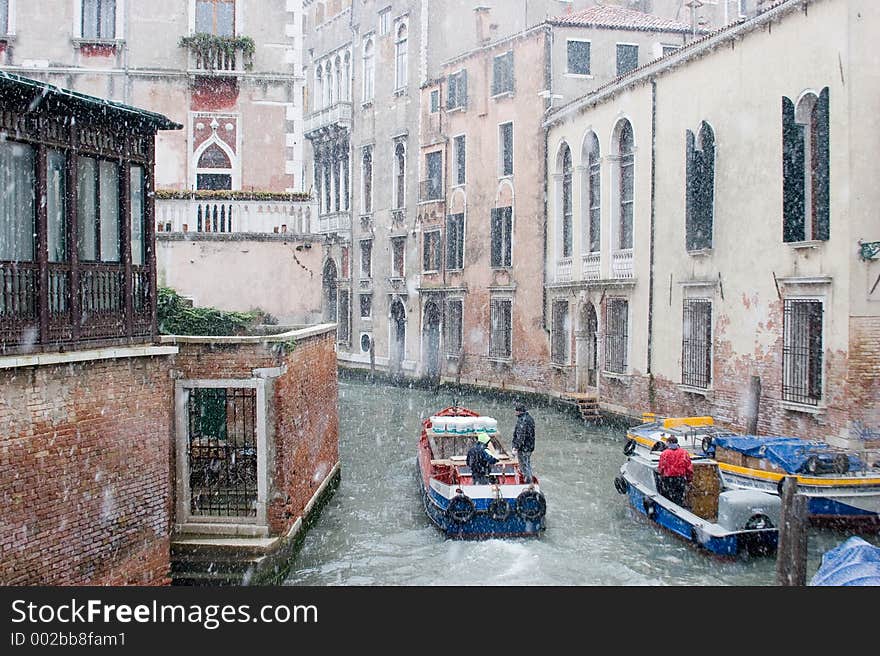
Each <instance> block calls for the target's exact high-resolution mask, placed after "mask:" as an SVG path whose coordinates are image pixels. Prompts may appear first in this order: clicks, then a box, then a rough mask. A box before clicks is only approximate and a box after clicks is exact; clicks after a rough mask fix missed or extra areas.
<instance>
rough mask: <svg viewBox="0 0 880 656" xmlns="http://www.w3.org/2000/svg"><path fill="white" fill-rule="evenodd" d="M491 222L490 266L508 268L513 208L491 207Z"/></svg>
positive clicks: (510, 251) (511, 245)
mask: <svg viewBox="0 0 880 656" xmlns="http://www.w3.org/2000/svg"><path fill="white" fill-rule="evenodd" d="M491 222H492V226H491V231H492V247H491V263H492V266H493V267H509V266H511V265H512V262H511V254H512V252H513V208H512V207H493V208H492V217H491Z"/></svg>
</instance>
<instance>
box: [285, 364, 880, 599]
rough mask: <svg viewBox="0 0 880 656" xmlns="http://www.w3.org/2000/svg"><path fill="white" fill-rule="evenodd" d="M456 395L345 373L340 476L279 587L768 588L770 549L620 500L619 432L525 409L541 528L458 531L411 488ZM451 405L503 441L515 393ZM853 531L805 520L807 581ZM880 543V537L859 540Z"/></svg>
mask: <svg viewBox="0 0 880 656" xmlns="http://www.w3.org/2000/svg"><path fill="white" fill-rule="evenodd" d="M452 402H453V392H452V390H449V389H441V390H440V391H437V392H434V391H430V390H424V389H409V388H398V387H393V386H388V385H383V384H368V383H365V382H359V381H349V380H342V381H340V389H339V416H340V446H339V448H340V459H341V462H342V480H341V483H340V486H339V489H338V490H337V491H336V493H335V495H334V496H333V498H332V499H331V500H330V501H329V502H328V504H327V505H326V506H325V507H324V509H323V511H322V513H321V516H320V519H319V520H318V522H317V523H316V524H315V525H314V526H313V527H312V528H311V530H310V531H309V533H308V534H307V536H306V538H305V541H304V543H303V546H302V549H301V551H300V552H299V554H298V555H297V557H296V559H295V561H294V562H293V563H292V566H291V569H290V572H289V574H288V577H287V580H286V584H287V585H315V586H369V585H389V586H404V585H405V586H414V585H418V586H426V585H476V586H479V585H556V586H572V585H574V586H664V585H686V586H770V585H775V567H776V560H775V558H774V557H764V558H754V559H751V560H747V561H733V562H731V561H722V560H718V559H716V558H714V557H713V556H710V555H708V554H706V553H703V552H700V551H698V550H696V549H695V548H694V547H692V546H690V545H689V544H687V543H685V542H683V541H680V540H678V539H676V538H674V537H672V536H671V535H669V534H667V533H665V532H661V531H660V530H659V529H657V528H655V527H654V526H653V525H651V524H649V523H648V522H647V520H645V519H644V518H642V517H641V516H639V515H637V514H635V513H633V512H632V511H630V510H629V508H628V506H627V503H626V497H625V496H623V495H620V494H618V493H617V492H616V491H615V489H614V485H613V479H614V476H615V474H616V473H617V471H618V469H619V468H620V465H621V464H622V462H623V460H624V458H625V456H624V455H623V452H622V451H621V449H622V447H623V443H624V440H623V438H622V433H621V430H622V429H620V428H610V427H594V426H585V425H583V423H582V422H581V421H580V420H579V419H578V418H577V417H576V416H575V415H573V414H570V413H568V412H566V411H564V410H560V409H558V408H555V407H551V406H541V405H537V406H532V407H531V408H530V412H531V414H532V416H533V417H534V418H535V423H536V427H537V447H536V450H535V453H534V455H533V456H532V463H533V467H534V471H535V474H536V475H537V476H538V478H539V479H540V483H541V489H542V490H543V492H544V494H545V495H546V498H547V529H546V532H545V534H544V535H543V536H541V537H539V538H517V539H503V540H502V539H492V540H486V541H476V542H474V541H459V540H449V539H446V538H445V537H444V536H443V535H442V534H441V533H440V532H439V531H438V530H437V529H436V528H435V527H434V525H433V524H431V523H430V521H429V520H428V518H427V516H426V515H425V513H424V510H423V507H422V503H421V499H420V496H419V487H418V479H417V474H416V464H415V463H416V442H417V439H418V434H419V430H420V420H421V419H422V418H423V417H426V416H429V415H431V414H433V413H434V412H436V411H437V410H440V409H442V408H444V407H446V406H448V405H452ZM459 405H463V406H465V407H469V408H471V409H472V410H475V411H478V412H480V413H481V414H485V415H489V416H492V417H495V418H496V419H497V420H498V430H499V435H500V436H501V438H502V440H503V441H504V443H505V445H507V446H508V447H509V445H510V437H511V434H512V430H513V425H514V422H515V415H514V412H513V400H512V399H511V398H510V397H497V396H490V395H488V394H481V393H473V392H471V393H465V394H463V395H462V396H461V397H460V398H459ZM846 537H848V535H847V534H845V533H840V532H834V531H819V530H811V532H810V536H809V539H808V545H809V560H808V564H807V579H808V580H809V578H810V577H812V575H813V574H814V573H815V571H816V568H817V567H818V566H819V562H820V558H821V554H822V553H823V552H824V551H825V550H827V549H829V548H832V547H834V546H836V545H837V544H839V543H840V542H841V541H843V540H844V539H846ZM868 539H871V540H872V541H873V542H876V541H877V540H876V538H868Z"/></svg>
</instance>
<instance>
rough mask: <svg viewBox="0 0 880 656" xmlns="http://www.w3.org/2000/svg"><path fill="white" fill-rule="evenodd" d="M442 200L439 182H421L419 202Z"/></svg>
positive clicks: (441, 185) (441, 189)
mask: <svg viewBox="0 0 880 656" xmlns="http://www.w3.org/2000/svg"><path fill="white" fill-rule="evenodd" d="M431 200H443V183H442V182H441V181H440V180H430V179H429V180H422V181H421V182H420V183H419V202H422V203H424V202H425V201H431Z"/></svg>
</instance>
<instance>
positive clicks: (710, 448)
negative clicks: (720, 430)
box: [702, 435, 715, 456]
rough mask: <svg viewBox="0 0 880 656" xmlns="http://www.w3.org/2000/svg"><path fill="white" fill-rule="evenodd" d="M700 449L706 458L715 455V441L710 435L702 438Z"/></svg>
mask: <svg viewBox="0 0 880 656" xmlns="http://www.w3.org/2000/svg"><path fill="white" fill-rule="evenodd" d="M702 447H703V453H705V454H706V455H707V456H713V455H715V440H713V439H712V436H711V435H707V436H706V437H704V438H703V443H702Z"/></svg>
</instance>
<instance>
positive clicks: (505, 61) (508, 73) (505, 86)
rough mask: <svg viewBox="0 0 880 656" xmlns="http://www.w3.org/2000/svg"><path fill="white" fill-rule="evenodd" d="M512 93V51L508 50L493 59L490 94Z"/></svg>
mask: <svg viewBox="0 0 880 656" xmlns="http://www.w3.org/2000/svg"><path fill="white" fill-rule="evenodd" d="M502 93H513V51H512V50H509V51H508V52H505V53H504V54H503V55H498V56H497V57H495V59H494V64H493V67H492V95H493V96H497V95H499V94H502Z"/></svg>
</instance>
